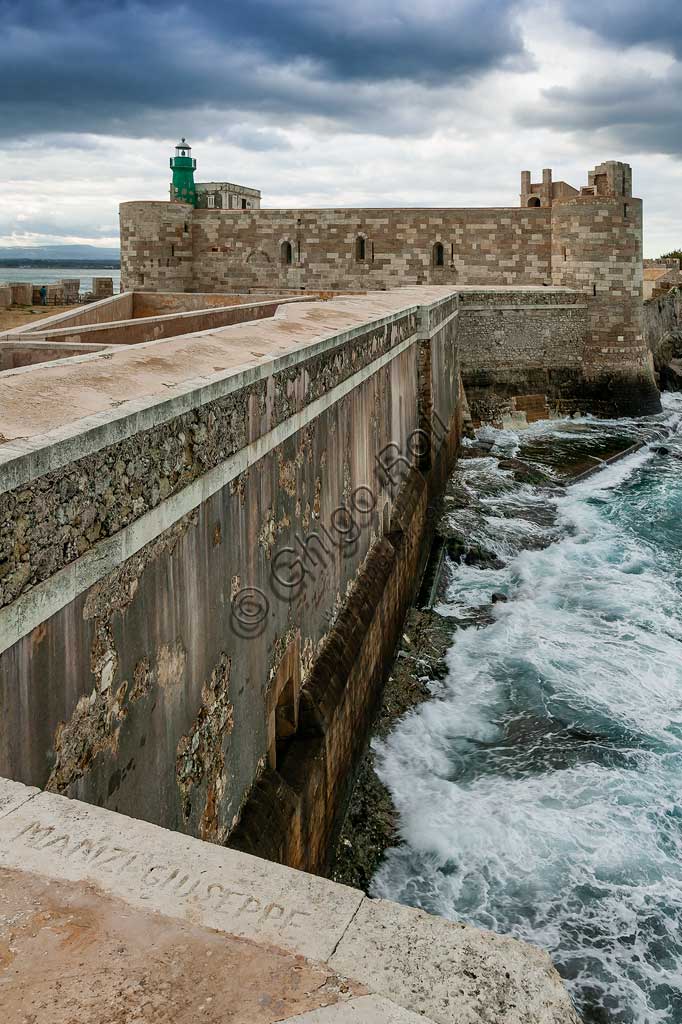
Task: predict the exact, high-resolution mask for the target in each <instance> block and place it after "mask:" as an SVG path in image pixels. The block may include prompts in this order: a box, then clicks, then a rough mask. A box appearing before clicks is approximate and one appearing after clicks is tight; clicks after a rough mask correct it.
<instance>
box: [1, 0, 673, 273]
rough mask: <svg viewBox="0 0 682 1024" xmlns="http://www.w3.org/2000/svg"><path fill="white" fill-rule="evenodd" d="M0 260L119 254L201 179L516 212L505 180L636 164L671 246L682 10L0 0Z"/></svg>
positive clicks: (573, 176) (648, 209)
mask: <svg viewBox="0 0 682 1024" xmlns="http://www.w3.org/2000/svg"><path fill="white" fill-rule="evenodd" d="M0 24H1V25H2V27H3V47H2V49H3V76H2V79H3V84H2V90H1V91H0V125H1V126H2V139H3V145H2V160H3V164H4V174H3V175H2V189H0V245H31V244H41V243H45V242H50V243H71V242H91V243H95V244H101V245H116V244H118V226H117V207H118V203H119V202H121V201H123V200H128V199H164V198H166V197H167V194H168V181H169V169H168V158H169V156H170V155H171V153H172V149H173V146H174V144H175V142H176V141H177V139H178V137H179V136H180V135H186V136H187V137H188V139H189V140H190V141H191V143H192V144H193V146H194V155H195V156H196V158H197V162H198V165H199V166H198V173H197V179H198V180H200V181H202V180H203V181H210V180H216V179H218V180H230V181H237V182H240V183H242V184H245V185H252V186H255V187H257V188H260V189H261V190H262V191H263V201H264V205H267V206H333V205H354V206H362V205H373V206H391V205H424V206H436V205H440V206H469V205H475V206H488V205H490V206H504V205H516V204H517V202H518V191H519V172H520V171H521V170H522V169H523V168H528V169H529V170H532V171H533V180H537V179H538V178H539V176H540V170H541V168H542V167H545V166H550V167H552V168H553V169H554V174H555V177H556V178H563V179H565V180H567V181H569V182H571V183H572V184H574V185H576V186H579V185H581V184H585V183H586V181H587V171H588V169H589V168H591V167H592V166H594V165H595V164H596V163H599V162H601V161H602V160H606V159H618V160H627V161H629V162H630V163H632V165H633V168H634V184H635V193H636V195H639V196H641V197H642V198H643V199H644V201H645V253H646V255H658V254H660V253H661V252H663V251H666V250H668V249H672V248H678V247H680V246H682V2H681V0H648V2H646V3H645V2H644V0H600V2H599V3H594V2H593V0H547V2H540V3H533V2H523V3H521V2H517V0H420V2H415V0H343V2H341V0H295V2H294V0H241V2H239V3H237V2H233V3H230V2H225V0H213V2H212V3H210V4H208V3H205V0H192V2H190V0H186V2H184V3H176V2H175V0H164V2H163V3H157V2H155V0H136V2H128V0H104V2H102V0H21V2H18V0H0Z"/></svg>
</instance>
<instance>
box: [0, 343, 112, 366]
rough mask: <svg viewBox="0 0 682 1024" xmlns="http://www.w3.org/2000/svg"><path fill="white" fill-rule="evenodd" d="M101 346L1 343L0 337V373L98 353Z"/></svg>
mask: <svg viewBox="0 0 682 1024" xmlns="http://www.w3.org/2000/svg"><path fill="white" fill-rule="evenodd" d="M104 347H105V346H103V345H62V344H53V343H52V342H45V341H3V340H2V338H1V337H0V373H2V372H4V371H5V370H15V369H17V368H19V367H24V366H35V365H36V364H37V363H45V362H52V361H53V360H55V359H68V358H69V357H70V356H79V355H87V354H89V353H90V352H100V351H101V350H102V348H104Z"/></svg>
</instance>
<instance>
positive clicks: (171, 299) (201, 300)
mask: <svg viewBox="0 0 682 1024" xmlns="http://www.w3.org/2000/svg"><path fill="white" fill-rule="evenodd" d="M268 298H278V296H275V295H272V296H268V295H262V296H259V297H258V300H257V301H259V302H265V301H266V300H267V299H268ZM253 301H254V299H253V297H252V296H251V295H230V294H229V293H227V292H225V293H213V292H133V316H134V317H135V318H137V317H148V316H162V315H164V314H167V313H189V312H191V311H193V310H197V309H213V308H215V307H220V308H221V309H222V308H224V307H225V306H239V305H242V304H243V303H250V302H253Z"/></svg>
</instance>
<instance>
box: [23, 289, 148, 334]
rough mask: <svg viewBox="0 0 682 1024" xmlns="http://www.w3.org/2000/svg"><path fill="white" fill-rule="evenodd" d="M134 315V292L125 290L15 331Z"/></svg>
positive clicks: (40, 329)
mask: <svg viewBox="0 0 682 1024" xmlns="http://www.w3.org/2000/svg"><path fill="white" fill-rule="evenodd" d="M132 315H133V295H132V292H123V293H122V294H121V295H114V296H113V297H112V298H108V299H101V300H100V301H99V302H89V303H87V305H84V306H81V307H80V308H79V309H68V310H66V311H65V312H64V313H56V314H55V315H54V316H51V317H45V318H44V319H42V320H40V321H39V322H37V323H31V324H27V325H26V326H24V327H21V328H15V329H14V330H13V333H14V334H16V333H18V332H21V333H22V334H33V333H34V332H35V331H45V330H50V329H53V328H55V329H56V328H59V327H62V326H67V325H68V326H69V327H86V326H87V325H89V324H106V323H109V322H110V321H112V320H128V319H130V317H132Z"/></svg>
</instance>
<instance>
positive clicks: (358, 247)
mask: <svg viewBox="0 0 682 1024" xmlns="http://www.w3.org/2000/svg"><path fill="white" fill-rule="evenodd" d="M365 252H366V245H365V239H364V238H363V237H362V235H358V237H357V238H356V239H355V258H356V260H364V259H365Z"/></svg>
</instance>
